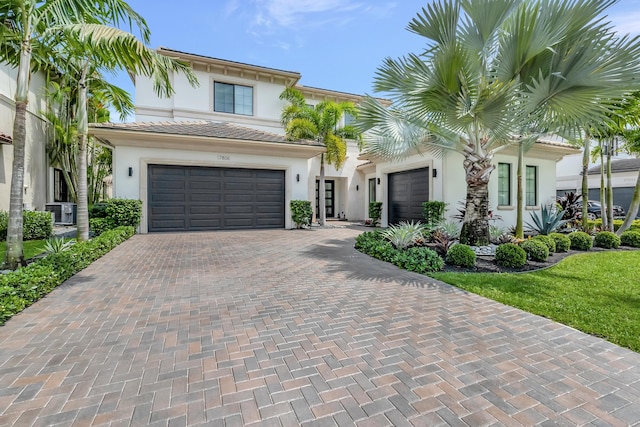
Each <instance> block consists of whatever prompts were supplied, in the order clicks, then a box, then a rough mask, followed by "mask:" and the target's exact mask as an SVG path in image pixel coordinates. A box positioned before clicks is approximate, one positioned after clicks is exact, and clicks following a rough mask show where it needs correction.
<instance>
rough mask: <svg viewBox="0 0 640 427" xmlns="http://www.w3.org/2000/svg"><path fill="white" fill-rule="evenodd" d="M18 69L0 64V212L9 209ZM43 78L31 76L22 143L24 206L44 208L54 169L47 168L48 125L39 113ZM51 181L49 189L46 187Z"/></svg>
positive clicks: (41, 106)
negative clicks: (25, 127) (25, 125)
mask: <svg viewBox="0 0 640 427" xmlns="http://www.w3.org/2000/svg"><path fill="white" fill-rule="evenodd" d="M16 77H17V70H16V69H15V68H13V67H11V66H9V65H7V64H4V63H0V134H1V136H0V211H8V210H9V196H10V193H11V175H12V170H13V145H12V142H13V120H14V117H15V101H14V99H15V93H16ZM44 86H45V78H44V77H43V76H42V74H40V73H33V74H32V76H31V88H30V89H31V90H30V92H29V103H28V105H27V140H26V145H25V153H26V154H25V175H24V201H23V202H24V208H25V209H27V210H44V209H45V203H46V202H47V201H48V200H52V197H49V196H51V195H52V193H53V192H54V191H53V179H52V175H53V171H52V170H51V169H50V168H49V167H48V165H49V162H48V160H47V153H46V142H47V127H48V126H47V124H46V122H45V121H44V120H43V118H42V117H41V115H40V114H39V113H40V112H41V111H44V110H45V106H46V104H45V101H44V98H43V88H44ZM50 184H51V187H52V188H49V186H50Z"/></svg>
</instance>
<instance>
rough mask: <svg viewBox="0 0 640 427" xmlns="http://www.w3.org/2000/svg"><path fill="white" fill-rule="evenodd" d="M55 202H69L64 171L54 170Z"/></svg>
mask: <svg viewBox="0 0 640 427" xmlns="http://www.w3.org/2000/svg"><path fill="white" fill-rule="evenodd" d="M53 201H54V202H68V201H69V189H68V188H67V181H65V179H64V175H63V174H62V171H61V170H60V169H54V170H53Z"/></svg>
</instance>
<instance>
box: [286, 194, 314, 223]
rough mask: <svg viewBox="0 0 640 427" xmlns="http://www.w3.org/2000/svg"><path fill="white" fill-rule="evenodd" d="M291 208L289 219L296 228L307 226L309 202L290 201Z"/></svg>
mask: <svg viewBox="0 0 640 427" xmlns="http://www.w3.org/2000/svg"><path fill="white" fill-rule="evenodd" d="M289 206H291V219H292V220H293V222H294V223H295V224H296V228H302V227H304V226H307V225H309V222H310V221H311V215H313V211H312V210H311V202H310V201H308V200H292V201H291V202H290V203H289Z"/></svg>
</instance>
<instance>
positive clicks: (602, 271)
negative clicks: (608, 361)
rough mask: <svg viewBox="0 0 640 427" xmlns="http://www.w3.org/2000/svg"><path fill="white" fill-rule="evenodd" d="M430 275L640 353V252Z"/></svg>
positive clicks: (577, 256)
mask: <svg viewBox="0 0 640 427" xmlns="http://www.w3.org/2000/svg"><path fill="white" fill-rule="evenodd" d="M431 276H433V277H434V278H436V279H438V280H442V281H443V282H446V283H449V284H452V285H454V286H457V287H459V288H462V289H464V290H467V291H469V292H473V293H476V294H478V295H482V296H485V297H487V298H490V299H493V300H495V301H499V302H501V303H503V304H507V305H510V306H513V307H517V308H520V309H522V310H525V311H528V312H530V313H534V314H538V315H541V316H544V317H547V318H549V319H552V320H555V321H557V322H560V323H564V324H565V325H569V326H572V327H574V328H576V329H578V330H580V331H583V332H586V333H588V334H592V335H596V336H599V337H602V338H604V339H606V340H608V341H610V342H612V343H615V344H618V345H620V346H622V347H627V348H629V349H631V350H634V351H637V352H640V281H639V280H638V277H640V251H628V252H620V251H617V252H613V251H612V252H599V253H591V254H580V255H574V256H570V257H568V258H565V259H564V260H562V261H561V262H560V263H558V264H557V265H555V266H553V267H551V268H549V269H547V270H540V271H536V272H531V273H520V274H506V273H433V274H431Z"/></svg>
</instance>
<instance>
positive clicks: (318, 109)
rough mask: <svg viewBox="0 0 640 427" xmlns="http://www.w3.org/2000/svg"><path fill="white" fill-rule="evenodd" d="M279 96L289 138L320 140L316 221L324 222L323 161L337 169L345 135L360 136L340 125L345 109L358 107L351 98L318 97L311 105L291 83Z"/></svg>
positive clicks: (344, 150) (351, 110)
mask: <svg viewBox="0 0 640 427" xmlns="http://www.w3.org/2000/svg"><path fill="white" fill-rule="evenodd" d="M280 99H282V100H285V101H287V102H288V104H287V106H286V107H285V108H284V109H283V110H282V115H281V120H282V125H283V126H284V127H285V133H286V135H287V138H288V139H290V140H296V139H311V140H314V141H317V142H320V143H322V144H324V146H325V147H326V149H327V150H326V152H325V153H322V154H320V175H319V189H318V210H319V212H318V213H317V214H318V218H319V222H320V225H322V226H324V225H326V207H325V198H324V187H325V179H324V164H325V162H326V163H327V164H328V165H331V164H332V165H334V166H335V168H336V170H338V169H340V167H341V166H342V164H343V163H344V161H345V159H346V157H347V141H346V140H347V139H353V140H356V141H357V142H358V143H360V141H361V140H362V136H361V133H360V131H358V129H356V128H355V127H354V126H352V125H346V126H342V127H340V126H339V125H340V120H341V119H342V117H343V115H344V114H345V113H348V114H351V115H352V116H353V117H357V114H358V111H357V108H356V107H355V105H354V104H353V103H351V102H332V101H322V102H320V103H319V104H317V105H315V106H310V105H308V104H307V103H306V101H305V99H304V95H303V94H302V93H301V92H300V91H299V90H298V89H296V88H294V87H287V88H286V89H285V90H284V91H283V92H282V93H281V94H280Z"/></svg>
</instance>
